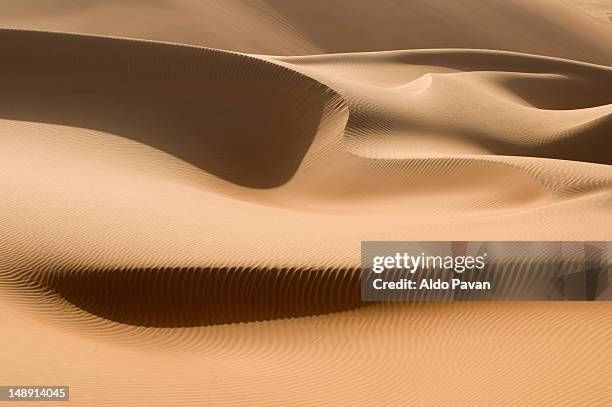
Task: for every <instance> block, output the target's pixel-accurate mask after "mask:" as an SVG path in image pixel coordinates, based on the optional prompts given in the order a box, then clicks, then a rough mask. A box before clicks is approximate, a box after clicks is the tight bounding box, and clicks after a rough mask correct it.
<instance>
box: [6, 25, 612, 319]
mask: <svg viewBox="0 0 612 407" xmlns="http://www.w3.org/2000/svg"><path fill="white" fill-rule="evenodd" d="M0 36H1V37H2V38H3V39H4V41H2V42H1V43H0V44H1V45H0V48H1V51H2V52H3V55H5V56H6V59H7V63H5V64H3V65H2V67H1V68H0V78H1V81H2V88H3V91H4V96H5V97H4V98H3V99H2V101H3V102H0V130H2V133H3V136H4V145H5V148H6V151H7V154H6V157H5V158H6V160H5V162H6V163H7V164H6V165H7V168H23V171H22V172H21V173H18V174H12V173H6V175H7V176H8V178H4V179H3V180H2V182H3V183H4V185H8V186H9V189H8V193H9V195H8V196H9V200H8V202H7V204H5V205H6V208H5V209H6V210H5V211H3V216H4V217H3V219H2V225H3V227H4V230H5V233H4V235H3V238H2V241H1V243H2V250H3V251H5V252H11V253H13V254H12V255H11V256H10V257H7V258H6V259H4V260H2V263H0V271H1V275H0V277H1V279H0V281H2V283H3V284H5V285H8V286H10V287H13V289H16V290H20V291H22V290H25V291H26V292H30V293H32V294H33V295H34V296H36V295H47V294H52V295H56V296H58V298H61V299H63V300H64V301H67V302H68V303H71V304H73V305H76V306H77V307H79V308H81V309H83V310H85V311H87V312H89V313H92V314H94V315H97V316H100V317H103V318H105V319H109V320H113V321H116V322H121V323H129V324H134V325H144V326H158V327H175V326H198V325H211V324H223V323H232V322H244V321H259V320H268V319H274V318H284V317H292V316H306V315H318V314H324V313H328V312H336V311H343V310H348V309H353V308H356V307H359V306H360V305H361V304H360V301H359V298H358V294H359V292H358V283H357V282H358V258H359V257H358V253H357V251H358V245H355V244H353V243H354V242H359V241H360V240H368V239H381V240H382V239H410V238H411V236H418V238H419V239H427V238H428V237H427V236H428V235H429V236H434V239H443V238H448V239H449V240H451V239H455V240H461V239H477V238H478V237H477V236H478V234H477V232H478V231H479V230H480V233H482V234H485V235H487V236H488V238H489V239H491V238H492V237H493V236H492V235H491V233H492V232H493V231H497V232H496V233H500V234H501V233H503V236H504V238H505V239H510V238H513V237H512V233H513V232H512V230H508V227H509V226H511V227H512V228H514V230H515V233H516V232H519V233H518V234H516V236H517V237H514V238H518V239H524V238H536V237H537V236H535V235H534V233H533V231H532V230H531V228H526V229H524V230H521V229H520V225H521V224H523V225H525V226H526V225H529V224H531V223H532V222H534V220H535V221H537V220H541V223H542V225H544V226H545V230H544V232H546V233H545V234H544V235H542V236H543V237H544V238H556V239H565V238H566V235H565V233H564V231H565V230H567V228H568V227H573V228H574V231H575V236H579V235H580V234H581V236H583V238H584V239H589V238H592V239H598V238H601V236H605V235H606V234H607V233H608V232H607V230H609V229H606V228H605V225H606V224H610V222H611V220H610V218H609V216H607V215H608V213H609V210H610V205H609V202H610V201H609V197H610V193H611V192H610V190H611V187H612V173H611V172H610V167H609V166H606V165H601V164H606V163H608V161H607V160H609V159H610V156H609V155H606V154H605V151H606V150H605V148H606V147H607V146H609V138H607V137H606V135H607V134H608V130H609V128H610V124H611V123H612V122H611V121H610V117H611V116H610V114H611V113H610V112H611V111H612V105H609V104H604V102H606V101H609V100H610V98H611V95H609V94H607V93H605V92H604V91H602V90H601V89H606V88H608V87H607V85H608V84H610V85H612V69H609V68H606V67H601V66H596V65H591V64H583V63H578V62H573V61H566V60H560V59H555V58H544V57H536V56H530V55H524V54H516V53H510V52H498V51H473V50H426V51H397V52H383V53H367V54H346V55H326V56H317V57H296V58H288V57H286V58H280V57H262V56H258V57H252V56H248V55H242V54H236V53H230V52H225V51H218V50H212V49H203V48H197V47H186V46H179V45H176V44H164V43H155V42H144V41H134V40H124V39H117V38H104V37H92V36H81V35H74V34H58V33H44V32H28V31H15V30H3V31H1V32H0ZM87 56H91V58H88V57H87ZM381 81H382V82H381ZM551 83H552V84H551ZM540 84H541V87H542V89H543V90H542V91H541V92H538V91H537V88H536V87H537V86H539V85H540ZM555 86H560V87H561V88H562V89H563V92H566V93H567V92H573V95H574V96H575V97H573V98H570V99H572V102H568V103H573V104H571V105H559V104H557V105H553V104H554V103H558V102H555V101H556V95H557V94H558V92H559V91H558V90H556V89H557V88H555ZM610 88H612V86H611V87H610ZM602 92H603V93H602ZM465 100H467V101H468V102H467V103H469V104H472V105H474V106H475V107H476V110H477V111H480V110H482V109H485V108H488V107H489V106H493V109H495V111H496V112H498V111H499V112H500V113H499V114H497V113H496V115H497V116H495V117H496V120H495V121H494V122H482V119H479V117H478V116H474V117H472V119H470V120H467V121H466V117H467V118H469V114H471V113H470V110H469V109H468V110H466V109H465V108H462V107H461V104H462V103H464V104H465V103H466V102H465ZM34 101H35V102H34ZM448 101H450V102H448ZM453 101H454V102H453ZM447 102H448V103H447ZM481 113H482V112H480V113H479V114H481ZM485 116H486V115H485ZM479 120H480V122H479ZM243 121H244V122H245V123H246V124H243V123H242V122H243ZM542 122H546V123H548V124H547V125H545V126H542V125H541V124H542ZM472 123H476V128H471V127H470V126H471V125H472ZM516 123H519V127H516ZM434 125H435V126H434ZM427 126H429V128H430V129H429V130H427ZM466 126H467V127H466ZM513 126H515V127H513ZM521 126H522V127H521ZM532 127H533V128H535V129H536V131H532V130H531V128H532ZM424 129H425V130H424ZM419 131H425V132H426V135H427V140H423V139H421V138H420V137H421V136H419V135H418V134H416V133H418V132H419ZM470 131H473V132H476V131H478V132H480V133H478V134H477V135H476V136H475V137H472V136H471V135H470V134H471V133H470ZM50 136H51V137H50ZM431 140H434V141H433V143H432V142H431ZM582 146H587V149H586V150H585V149H582ZM593 147H594V148H593ZM411 149H412V150H411ZM415 149H416V150H415ZM589 151H594V153H593V155H592V157H591V156H586V154H587V153H588V152H589ZM511 153H515V154H519V153H527V154H530V155H532V156H527V157H523V156H516V157H512V156H510V154H511ZM550 158H552V159H550ZM562 158H571V159H573V161H566V160H561V159H562ZM381 180H384V182H381ZM500 180H501V181H502V182H500ZM20 182H21V185H27V186H28V189H27V196H23V189H22V187H20V186H19V185H20V184H19V183H20ZM11 186H13V187H12V188H11ZM156 191H163V192H161V193H160V192H156ZM432 196H434V197H436V198H435V199H433V198H432ZM440 198H443V199H440ZM580 211H582V214H581V213H580ZM364 213H367V214H368V216H367V217H365V218H360V217H359V215H360V214H364ZM568 215H569V216H568ZM68 216H69V218H68ZM400 217H401V219H405V225H403V226H401V227H399V228H398V219H400ZM169 220H171V221H169ZM366 221H367V223H368V224H367V225H365V223H364V222H366ZM572 223H573V226H572V225H571V224H572ZM468 225H469V227H468ZM504 225H505V226H504ZM269 228H273V231H274V233H272V234H268V235H266V236H265V239H262V231H266V230H268V229H269ZM236 230H240V231H241V235H240V236H237V235H236V233H235V232H234V231H236ZM500 230H501V232H500ZM304 247H309V248H310V249H309V250H303V249H301V250H296V248H304ZM26 296H27V295H26ZM202 310H205V311H204V312H202Z"/></svg>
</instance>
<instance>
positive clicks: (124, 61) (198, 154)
mask: <svg viewBox="0 0 612 407" xmlns="http://www.w3.org/2000/svg"><path fill="white" fill-rule="evenodd" d="M0 55H2V63H1V64H0V95H1V96H0V118H3V119H11V120H22V121H29V122H40V123H52V124H60V125H67V126H74V127H81V128H87V129H93V130H98V131H104V132H108V133H112V134H115V135H119V136H122V137H126V138H130V139H132V140H134V141H137V142H140V143H143V144H147V145H149V146H152V147H154V148H157V149H159V150H163V151H165V152H167V153H169V154H171V155H173V156H175V157H178V158H180V159H182V160H184V161H186V162H189V163H191V164H192V165H194V166H196V167H198V168H201V169H203V170H205V171H207V172H209V173H211V174H213V175H215V176H218V177H220V178H223V179H225V180H227V181H230V182H233V183H236V184H239V185H243V186H247V187H253V188H271V187H275V186H279V185H281V184H283V183H285V182H287V181H288V180H289V179H290V178H291V177H292V176H293V174H294V173H295V171H296V170H297V168H298V166H299V165H300V163H301V160H302V159H303V157H304V154H305V153H306V151H307V150H308V148H309V146H310V144H311V142H312V140H313V137H314V136H315V134H316V132H317V130H318V127H319V123H320V120H321V115H322V114H323V110H324V109H325V107H326V106H327V104H328V102H329V101H330V98H331V97H332V94H331V93H330V92H329V91H328V89H327V88H326V87H324V86H323V85H320V84H319V83H318V82H316V81H314V80H312V79H310V78H308V77H305V76H303V75H301V74H298V73H295V72H292V71H290V70H288V69H285V68H282V67H279V66H276V65H273V64H271V63H267V62H265V61H261V60H258V59H254V58H251V57H247V56H242V55H235V54H230V53H226V52H221V51H215V50H206V49H199V48H194V47H186V46H178V45H171V44H159V43H149V42H141V41H131V40H121V39H110V38H100V37H89V36H80V35H69V34H54V33H42V32H29V31H10V30H0Z"/></svg>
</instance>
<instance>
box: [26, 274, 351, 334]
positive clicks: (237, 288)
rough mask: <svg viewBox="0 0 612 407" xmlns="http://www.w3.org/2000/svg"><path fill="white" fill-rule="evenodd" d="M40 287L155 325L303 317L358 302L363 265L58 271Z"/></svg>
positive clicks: (88, 307)
mask: <svg viewBox="0 0 612 407" xmlns="http://www.w3.org/2000/svg"><path fill="white" fill-rule="evenodd" d="M36 285H37V286H39V287H40V288H41V289H43V290H44V291H51V292H54V293H56V294H57V295H59V296H61V297H62V298H64V299H66V300H67V301H68V302H70V303H72V304H73V305H75V306H77V307H78V308H80V309H82V310H84V311H86V312H89V313H91V314H94V315H97V316H99V317H103V318H106V319H109V320H112V321H116V322H120V323H126V324H131V325H138V326H150V327H186V326H202V325H217V324H227V323H236V322H250V321H261V320H270V319H278V318H286V317H302V316H310V315H318V314H326V313H331V312H338V311H346V310H350V309H354V308H357V307H359V306H361V298H360V294H361V292H360V279H359V269H355V270H338V269H309V270H304V269H261V268H223V269H211V268H154V269H130V270H80V271H72V272H60V273H53V274H52V278H49V279H48V280H46V281H42V282H37V283H36Z"/></svg>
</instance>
